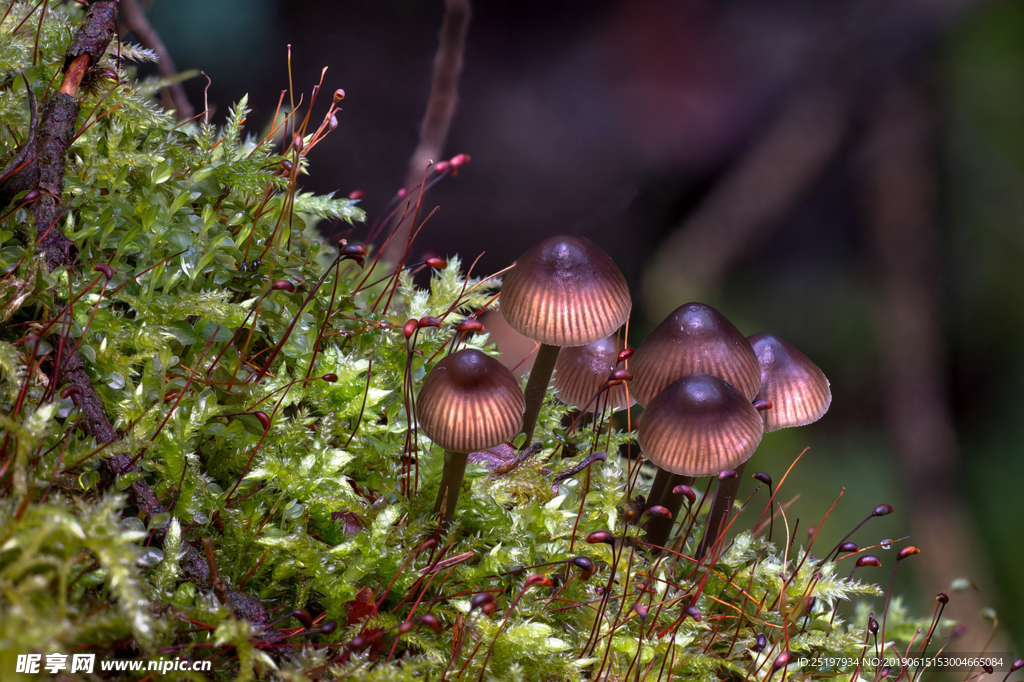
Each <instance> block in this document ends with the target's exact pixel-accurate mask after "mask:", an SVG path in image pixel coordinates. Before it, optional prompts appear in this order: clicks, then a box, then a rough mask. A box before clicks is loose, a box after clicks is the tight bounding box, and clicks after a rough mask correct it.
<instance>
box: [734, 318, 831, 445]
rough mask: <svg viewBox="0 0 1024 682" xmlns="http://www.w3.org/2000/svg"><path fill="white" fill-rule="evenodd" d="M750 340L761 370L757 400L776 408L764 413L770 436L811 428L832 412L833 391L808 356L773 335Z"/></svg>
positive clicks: (766, 428) (766, 427) (759, 336)
mask: <svg viewBox="0 0 1024 682" xmlns="http://www.w3.org/2000/svg"><path fill="white" fill-rule="evenodd" d="M748 340H749V341H750V345H751V347H752V348H753V349H754V355H756V356H757V362H758V364H760V366H761V388H760V390H759V391H758V392H757V398H758V399H763V400H768V401H770V402H771V404H772V406H771V407H770V408H769V409H767V410H762V411H761V416H762V417H763V418H764V430H765V431H766V432H768V431H778V430H779V429H785V428H788V427H790V426H803V425H804V424H810V423H811V422H816V421H818V420H819V419H821V417H822V416H823V415H824V414H825V413H826V412H828V407H829V405H831V404H832V389H830V388H829V385H828V379H826V378H825V375H824V373H822V371H821V370H820V369H818V366H817V365H815V364H814V363H813V362H811V361H810V360H809V359H808V357H807V356H806V355H804V354H803V353H801V352H800V351H798V350H797V349H796V348H794V347H793V346H791V345H790V344H788V343H786V342H785V341H783V340H782V339H780V338H779V337H777V336H774V335H772V334H754V335H753V336H751V337H750V338H749V339H748Z"/></svg>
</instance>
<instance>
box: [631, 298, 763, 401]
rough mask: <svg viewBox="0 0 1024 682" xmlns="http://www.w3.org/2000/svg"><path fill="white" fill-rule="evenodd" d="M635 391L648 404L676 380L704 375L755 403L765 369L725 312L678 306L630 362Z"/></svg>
mask: <svg viewBox="0 0 1024 682" xmlns="http://www.w3.org/2000/svg"><path fill="white" fill-rule="evenodd" d="M629 368H630V370H632V372H633V375H634V377H635V378H634V379H633V382H632V384H631V385H630V390H631V392H632V393H633V394H634V397H635V398H636V401H637V402H638V403H640V404H641V405H646V404H647V403H648V402H649V401H651V400H652V399H653V398H654V396H656V395H657V394H658V393H659V392H661V391H662V390H663V389H664V388H665V387H666V386H668V385H669V384H671V383H672V382H673V381H675V380H676V379H680V378H682V377H684V376H686V375H687V374H695V373H698V372H705V373H707V374H713V375H714V376H716V377H718V378H719V379H721V380H722V381H725V382H726V383H728V384H731V385H732V386H734V387H735V388H736V389H737V390H739V392H740V393H742V394H743V395H744V396H746V398H747V400H748V401H749V400H753V399H754V396H755V395H756V394H757V389H758V388H759V387H760V385H761V369H760V367H759V366H758V364H757V357H756V356H755V355H754V351H753V350H752V349H751V347H750V344H749V343H748V342H747V339H746V338H745V337H744V336H743V334H741V333H740V331H739V330H738V329H736V327H734V326H733V324H732V323H731V322H729V320H727V319H725V316H723V315H722V314H721V313H719V312H718V311H717V310H715V309H714V308H712V307H711V306H708V305H704V304H703V303H687V304H686V305H682V306H679V307H678V308H676V309H675V311H674V312H673V313H672V314H671V315H669V316H668V317H666V318H665V320H664V321H662V323H661V324H659V325H658V326H657V327H656V328H655V329H654V331H652V332H651V333H650V334H648V335H647V338H646V339H644V341H643V343H641V344H640V345H639V346H638V347H637V349H636V354H635V355H634V356H633V359H632V360H631V361H630V365H629Z"/></svg>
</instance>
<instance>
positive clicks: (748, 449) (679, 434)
mask: <svg viewBox="0 0 1024 682" xmlns="http://www.w3.org/2000/svg"><path fill="white" fill-rule="evenodd" d="M762 431H763V425H762V423H761V416H760V415H759V414H758V413H757V410H755V409H754V407H753V405H751V404H750V401H749V400H748V399H747V398H746V396H744V395H743V394H742V393H740V392H739V391H737V390H736V389H735V388H733V387H732V386H730V385H729V384H727V383H725V382H724V381H722V380H721V379H719V378H718V377H715V376H712V375H710V374H690V375H689V376H686V377H683V378H682V379H679V380H678V381H676V382H674V383H672V384H670V385H669V386H668V387H667V388H666V389H665V390H664V391H662V392H661V393H659V394H658V395H657V396H655V397H654V399H653V400H651V401H650V403H648V405H647V409H646V411H644V414H643V416H642V417H641V418H640V425H639V427H638V430H637V439H638V440H639V442H640V447H641V448H642V449H643V451H644V454H645V455H646V456H647V458H648V459H650V460H651V461H652V462H653V463H654V464H655V465H656V466H658V467H659V468H661V469H664V470H666V471H669V472H671V473H674V474H682V475H684V476H711V475H714V474H717V473H718V472H719V471H722V470H723V469H735V468H736V467H738V466H739V465H740V464H743V463H744V462H746V461H747V460H748V459H750V456H751V455H753V454H754V450H756V449H757V445H758V443H760V442H761V433H762Z"/></svg>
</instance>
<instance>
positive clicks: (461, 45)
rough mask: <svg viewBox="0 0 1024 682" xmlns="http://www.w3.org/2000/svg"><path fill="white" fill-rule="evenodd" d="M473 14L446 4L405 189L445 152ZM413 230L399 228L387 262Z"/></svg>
mask: <svg viewBox="0 0 1024 682" xmlns="http://www.w3.org/2000/svg"><path fill="white" fill-rule="evenodd" d="M470 14H471V12H470V4H469V0H445V3H444V21H443V22H442V24H441V32H440V34H439V35H438V41H439V44H438V46H437V54H436V55H435V56H434V75H433V79H432V80H431V83H430V97H429V99H428V100H427V109H426V113H425V114H424V116H423V123H422V124H421V126H420V141H419V144H418V145H417V146H416V150H415V151H414V152H413V154H412V158H411V159H410V160H409V171H408V173H407V175H406V178H405V185H404V186H405V187H415V186H417V185H419V184H420V178H422V177H423V171H424V169H426V167H427V164H429V163H430V162H431V161H435V162H436V161H438V157H439V156H440V155H441V153H442V152H443V151H444V143H445V140H447V139H448V131H449V130H450V129H451V125H452V116H453V115H454V114H455V104H456V102H457V101H458V93H459V76H460V75H461V74H462V65H463V54H464V53H465V51H466V33H467V30H468V28H469V17H470ZM411 229H412V222H408V223H403V224H402V225H400V226H399V227H398V230H397V232H396V234H395V235H394V236H395V238H394V239H392V240H391V242H390V243H389V244H388V245H387V246H386V247H385V248H384V259H385V260H389V261H396V260H397V259H398V258H399V257H401V255H402V251H403V250H404V246H405V242H406V237H407V236H408V234H409V231H410V230H411Z"/></svg>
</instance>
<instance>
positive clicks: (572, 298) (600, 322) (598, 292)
mask: <svg viewBox="0 0 1024 682" xmlns="http://www.w3.org/2000/svg"><path fill="white" fill-rule="evenodd" d="M500 306H501V314H502V315H504V316H505V320H506V321H508V323H509V325H510V326H511V327H512V328H513V329H515V330H516V331H518V332H519V333H521V334H525V335H526V336H528V337H530V338H531V339H535V340H536V341H540V342H541V343H545V344H548V345H551V346H583V345H585V344H588V343H591V342H593V341H597V340H599V339H603V338H604V337H606V336H608V335H610V334H612V333H613V332H615V330H617V329H618V328H619V327H621V326H622V325H623V324H625V322H626V318H628V317H629V310H630V308H631V306H632V302H631V301H630V298H629V287H628V286H627V285H626V278H625V277H623V276H622V273H621V272H619V268H618V267H616V265H615V263H613V262H612V259H611V258H610V257H609V256H608V254H606V253H605V252H604V251H602V250H601V248H600V247H598V246H597V244H595V243H594V242H592V241H590V240H589V239H586V238H584V237H575V236H570V235H559V236H556V237H549V238H548V239H545V240H544V241H542V242H540V243H539V244H537V245H535V246H533V247H532V248H530V249H529V250H527V251H526V253H524V254H523V255H522V256H520V257H519V260H517V261H516V264H515V267H513V268H512V269H511V270H510V271H509V272H508V274H507V275H505V280H504V282H503V284H502V287H501V301H500Z"/></svg>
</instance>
